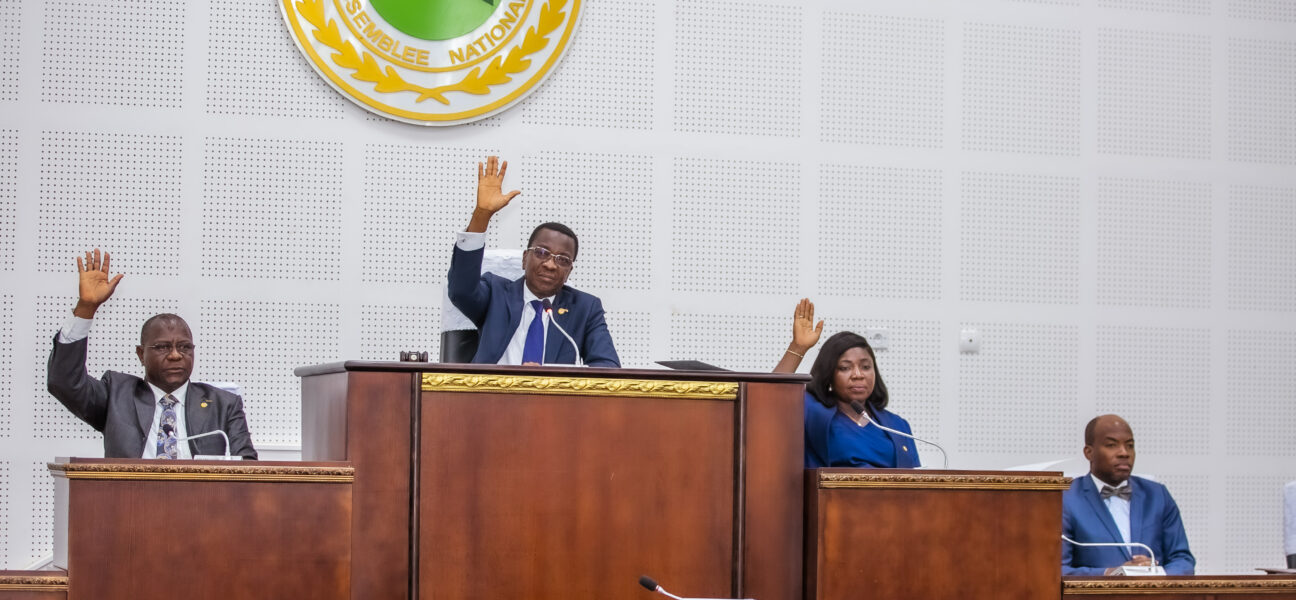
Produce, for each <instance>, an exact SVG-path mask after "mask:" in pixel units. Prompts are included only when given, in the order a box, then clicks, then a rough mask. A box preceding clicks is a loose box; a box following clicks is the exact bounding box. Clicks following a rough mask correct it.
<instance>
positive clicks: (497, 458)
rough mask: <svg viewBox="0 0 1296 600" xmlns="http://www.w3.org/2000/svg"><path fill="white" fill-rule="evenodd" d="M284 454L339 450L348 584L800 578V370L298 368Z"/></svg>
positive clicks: (547, 588) (774, 586)
mask: <svg viewBox="0 0 1296 600" xmlns="http://www.w3.org/2000/svg"><path fill="white" fill-rule="evenodd" d="M297 374H298V375H299V376H301V377H302V427H303V432H302V440H303V446H302V454H303V458H304V459H306V460H347V461H350V462H352V463H353V464H354V465H355V468H356V480H355V517H354V518H355V521H354V532H355V536H354V543H353V547H352V554H353V556H354V562H353V570H352V573H353V578H352V597H353V598H425V599H426V598H455V599H465V600H471V599H490V600H494V599H499V598H530V599H536V600H542V599H549V598H552V599H557V598H595V597H597V598H607V599H613V600H615V599H619V598H624V599H634V600H642V599H643V598H644V594H646V593H647V591H646V590H643V589H642V588H640V587H639V586H638V583H637V580H638V578H639V576H640V575H644V574H647V575H650V576H652V577H655V578H656V579H658V580H659V581H660V582H661V583H662V584H663V585H665V586H667V588H668V589H671V590H673V591H675V592H677V593H679V594H682V595H687V596H712V597H740V598H741V597H758V598H760V599H761V600H779V599H787V600H792V599H795V598H797V597H799V596H800V592H801V573H800V558H801V550H802V529H801V527H802V487H801V486H802V478H803V468H802V451H803V450H802V449H803V439H804V430H803V425H802V419H803V416H802V415H803V411H804V408H803V401H802V394H803V390H804V387H805V381H806V378H805V377H804V376H799V375H771V374H746V373H728V372H682V371H659V370H628V369H593V368H588V369H587V368H575V367H497V366H491V365H458V364H429V363H380V362H359V361H350V362H345V363H337V364H331V365H321V366H315V367H304V368H301V369H298V370H297Z"/></svg>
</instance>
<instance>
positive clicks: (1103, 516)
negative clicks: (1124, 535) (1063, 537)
mask: <svg viewBox="0 0 1296 600" xmlns="http://www.w3.org/2000/svg"><path fill="white" fill-rule="evenodd" d="M1080 487H1081V491H1082V492H1083V493H1082V494H1081V495H1082V496H1084V499H1085V502H1087V503H1088V504H1089V508H1090V510H1092V511H1093V512H1094V514H1095V515H1097V516H1098V520H1099V521H1102V524H1103V527H1106V528H1107V534H1108V535H1110V536H1111V541H1113V542H1122V541H1124V540H1123V539H1121V534H1120V529H1118V528H1117V527H1116V520H1115V519H1113V518H1112V515H1111V511H1110V510H1107V505H1106V504H1103V501H1102V497H1101V496H1099V495H1098V488H1096V487H1094V481H1093V476H1092V475H1090V474H1087V473H1086V474H1085V476H1084V479H1082V480H1081V483H1080ZM1130 522H1131V525H1133V519H1130ZM1130 530H1131V531H1133V527H1131V528H1130ZM1130 535H1131V537H1132V536H1133V534H1132V533H1131V534H1130ZM1079 541H1081V542H1089V541H1099V540H1079ZM1120 551H1121V553H1122V554H1124V555H1125V559H1126V560H1129V559H1130V558H1132V557H1131V556H1130V553H1129V550H1128V549H1126V548H1120Z"/></svg>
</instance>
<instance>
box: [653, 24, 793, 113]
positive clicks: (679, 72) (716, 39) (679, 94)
mask: <svg viewBox="0 0 1296 600" xmlns="http://www.w3.org/2000/svg"><path fill="white" fill-rule="evenodd" d="M804 20H805V17H804V15H803V12H802V7H801V5H799V4H756V3H751V2H733V1H719V2H716V1H709V0H676V3H675V38H676V39H675V56H674V62H675V82H674V84H675V85H674V87H675V106H674V115H675V118H674V122H675V130H676V131H679V132H686V133H735V134H744V135H763V136H778V137H799V136H800V135H801V106H802V103H803V100H802V86H803V85H804V84H803V81H804V80H803V78H802V74H801V61H802V56H801V48H802V46H803V40H802V36H803V32H802V29H803V27H804Z"/></svg>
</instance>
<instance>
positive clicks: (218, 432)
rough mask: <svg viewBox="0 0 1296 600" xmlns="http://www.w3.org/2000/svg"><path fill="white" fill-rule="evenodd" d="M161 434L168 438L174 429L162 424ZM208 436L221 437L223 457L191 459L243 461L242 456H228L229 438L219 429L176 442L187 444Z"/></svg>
mask: <svg viewBox="0 0 1296 600" xmlns="http://www.w3.org/2000/svg"><path fill="white" fill-rule="evenodd" d="M162 433H165V434H167V435H168V436H170V435H174V434H175V428H174V427H172V426H171V424H170V423H164V424H163V425H162ZM209 435H219V436H221V438H222V439H224V440H225V454H224V455H220V454H195V455H194V457H193V458H194V460H243V457H242V456H230V453H229V451H230V441H229V436H228V435H225V432H224V431H221V430H219V429H216V430H214V431H208V432H207V433H200V434H198V435H191V436H188V437H178V438H176V442H187V441H189V440H196V439H198V438H205V437H207V436H209Z"/></svg>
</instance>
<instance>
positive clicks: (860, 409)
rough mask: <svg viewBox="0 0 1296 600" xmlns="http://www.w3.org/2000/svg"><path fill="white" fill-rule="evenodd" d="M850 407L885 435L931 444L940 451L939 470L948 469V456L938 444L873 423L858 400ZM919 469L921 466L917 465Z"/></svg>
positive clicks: (866, 410)
mask: <svg viewBox="0 0 1296 600" xmlns="http://www.w3.org/2000/svg"><path fill="white" fill-rule="evenodd" d="M850 406H851V408H853V409H855V412H857V413H859V414H860V416H862V417H864V418H865V419H868V422H869V423H870V424H871V425H873V426H874V427H877V428H878V429H881V430H882V431H885V432H887V433H894V434H896V435H899V436H903V437H907V438H909V439H911V440H913V441H915V442H922V443H924V444H931V445H932V446H935V447H936V449H937V450H940V453H941V458H942V459H944V461H945V465H944V466H942V467H941V468H942V469H949V454H946V453H945V449H944V448H941V447H940V444H937V443H936V442H929V441H927V440H924V439H922V438H920V437H916V436H912V435H909V434H907V433H905V432H903V431H896V430H894V429H891V428H890V427H883V426H882V425H880V424H878V422H877V421H874V420H873V417H870V416H869V414H868V409H867V408H865V407H864V405H863V404H861V403H860V401H858V400H856V401H854V402H851V403H850ZM919 468H921V465H919Z"/></svg>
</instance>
